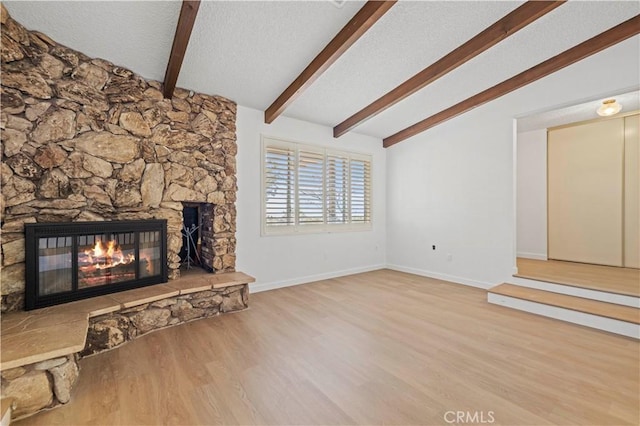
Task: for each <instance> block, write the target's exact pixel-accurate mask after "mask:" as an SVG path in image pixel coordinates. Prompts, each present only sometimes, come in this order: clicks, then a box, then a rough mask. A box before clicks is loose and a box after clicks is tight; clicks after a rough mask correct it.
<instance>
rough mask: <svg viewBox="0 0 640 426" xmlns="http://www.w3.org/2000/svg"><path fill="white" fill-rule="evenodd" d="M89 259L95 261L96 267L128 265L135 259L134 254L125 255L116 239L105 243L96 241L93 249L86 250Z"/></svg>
mask: <svg viewBox="0 0 640 426" xmlns="http://www.w3.org/2000/svg"><path fill="white" fill-rule="evenodd" d="M84 254H85V255H87V257H88V261H89V262H90V263H93V264H94V265H95V267H96V269H107V268H113V267H114V266H118V265H126V264H128V263H131V262H134V261H135V256H134V255H133V254H131V253H130V254H128V255H126V256H125V255H124V254H123V253H122V250H121V249H120V246H119V245H118V243H117V242H115V241H107V243H106V244H105V243H103V242H102V241H101V240H97V241H96V245H95V246H93V249H90V250H85V251H84Z"/></svg>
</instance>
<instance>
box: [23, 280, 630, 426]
mask: <svg viewBox="0 0 640 426" xmlns="http://www.w3.org/2000/svg"><path fill="white" fill-rule="evenodd" d="M250 305H251V308H250V309H249V310H247V311H244V312H240V313H236V314H230V315H224V316H220V317H216V318H211V319H206V320H198V321H194V322H192V323H189V324H185V325H181V326H177V327H173V328H170V329H166V330H162V331H159V332H156V333H152V334H150V335H147V336H144V337H142V338H140V339H138V340H135V341H133V342H131V343H129V344H127V345H125V346H123V347H121V348H119V349H116V350H114V351H111V352H108V353H104V354H100V355H97V356H94V357H91V358H86V359H84V360H82V361H81V363H80V364H81V368H82V371H81V376H80V379H79V384H78V385H77V387H76V389H75V390H74V396H73V398H72V400H71V402H70V403H69V404H68V405H67V406H64V407H62V408H59V409H56V410H52V411H49V412H46V413H42V414H40V415H37V416H34V417H31V418H29V419H26V420H25V421H22V422H19V423H18V424H19V425H22V426H26V425H46V424H64V425H89V424H91V425H96V424H105V425H106V424H108V425H117V424H180V425H187V424H305V425H307V424H323V425H330V424H422V425H437V424H443V425H444V424H446V423H445V420H444V418H443V416H444V415H445V413H446V412H447V411H470V412H471V414H473V413H474V412H476V411H477V412H483V413H484V419H485V420H486V419H487V418H488V416H489V412H490V411H491V412H492V413H491V414H492V416H493V417H494V418H495V424H503V425H516V424H517V425H544V424H572V425H577V424H581V425H586V424H592V425H622V424H633V425H637V424H638V423H639V420H640V412H639V401H638V398H639V391H640V382H639V380H640V378H639V377H640V371H639V370H640V344H639V343H638V341H635V340H633V339H628V338H625V337H620V336H617V335H613V334H608V333H605V332H601V331H597V330H593V329H589V328H584V327H580V326H577V325H572V324H568V323H564V322H560V321H556V320H552V319H549V318H544V317H539V316H536V315H531V314H527V313H524V312H520V311H516V310H512V309H508V308H504V307H501V306H496V305H491V304H489V303H487V301H486V291H485V290H481V289H475V288H471V287H465V286H462V285H456V284H449V283H445V282H442V281H437V280H432V279H428V278H422V277H417V276H414V275H409V274H404V273H399V272H392V271H387V270H382V271H376V272H370V273H364V274H359V275H353V276H350V277H344V278H339V279H332V280H326V281H321V282H317V283H312V284H308V285H301V286H296V287H289V288H284V289H280V290H273V291H268V292H263V293H258V294H256V295H253V296H252V297H251V301H250Z"/></svg>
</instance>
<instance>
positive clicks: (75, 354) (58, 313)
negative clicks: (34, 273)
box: [0, 272, 254, 419]
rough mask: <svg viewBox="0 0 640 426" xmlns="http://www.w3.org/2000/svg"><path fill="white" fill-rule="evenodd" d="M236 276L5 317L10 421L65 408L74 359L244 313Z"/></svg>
mask: <svg viewBox="0 0 640 426" xmlns="http://www.w3.org/2000/svg"><path fill="white" fill-rule="evenodd" d="M253 281H254V279H253V278H252V277H250V276H248V275H245V274H243V273H241V272H232V273H223V274H215V275H214V274H206V273H204V272H200V273H192V274H189V275H188V276H186V277H184V278H181V279H178V280H174V281H172V282H170V283H168V284H160V285H156V286H150V287H143V288H138V289H134V290H128V291H125V292H121V293H115V294H110V295H105V296H100V297H96V298H93V299H85V300H80V301H77V302H72V303H67V304H64V305H57V306H53V307H48V308H43V309H37V310H33V311H29V312H14V313H8V314H4V315H3V316H2V319H1V321H2V352H1V353H0V356H1V361H2V363H1V364H0V367H1V371H2V373H1V377H2V395H1V396H2V398H3V399H10V400H11V401H12V405H13V407H14V408H13V413H12V417H13V418H14V419H16V418H21V417H26V416H29V415H31V414H34V413H36V412H38V411H40V410H43V409H48V408H53V407H56V406H59V405H61V404H66V403H67V402H69V401H70V399H71V396H72V389H73V386H74V384H75V382H76V380H77V378H78V375H79V366H78V360H79V359H80V358H81V357H84V356H88V355H93V354H96V353H98V352H103V351H106V350H110V349H113V348H116V347H118V346H120V345H122V344H124V343H126V342H128V341H130V340H133V339H135V338H138V337H141V336H143V335H145V334H147V333H149V332H152V331H155V330H158V329H162V328H166V327H170V326H174V325H178V324H182V323H185V322H188V321H193V320H196V319H200V318H208V317H212V316H216V315H220V314H225V313H230V312H236V311H241V310H244V309H246V308H247V307H248V296H249V289H248V284H249V283H251V282H253Z"/></svg>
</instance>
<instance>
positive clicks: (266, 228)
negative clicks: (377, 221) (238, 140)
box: [262, 137, 371, 234]
mask: <svg viewBox="0 0 640 426" xmlns="http://www.w3.org/2000/svg"><path fill="white" fill-rule="evenodd" d="M262 152H263V161H262V180H263V192H262V193H263V197H264V198H263V203H262V213H263V215H262V230H263V234H277V233H296V232H331V231H347V230H361V229H362V230H363V229H370V228H371V157H370V156H368V155H363V154H356V153H351V152H346V151H336V150H329V149H325V148H322V147H316V146H310V145H302V144H298V143H294V142H287V141H281V140H278V139H273V138H268V137H263V140H262Z"/></svg>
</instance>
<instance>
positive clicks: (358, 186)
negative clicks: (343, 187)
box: [350, 158, 371, 223]
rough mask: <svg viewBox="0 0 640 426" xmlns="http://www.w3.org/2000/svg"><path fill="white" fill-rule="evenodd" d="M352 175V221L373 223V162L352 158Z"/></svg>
mask: <svg viewBox="0 0 640 426" xmlns="http://www.w3.org/2000/svg"><path fill="white" fill-rule="evenodd" d="M350 175H351V182H350V193H351V200H350V201H351V202H350V205H351V210H350V216H351V217H350V221H351V223H371V161H370V160H364V159H357V158H352V159H351V163H350Z"/></svg>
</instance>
